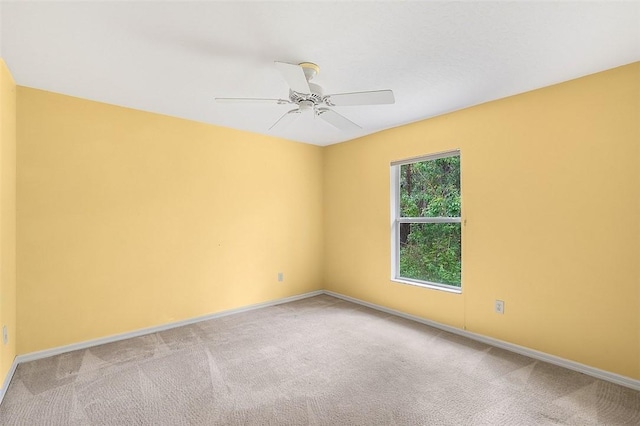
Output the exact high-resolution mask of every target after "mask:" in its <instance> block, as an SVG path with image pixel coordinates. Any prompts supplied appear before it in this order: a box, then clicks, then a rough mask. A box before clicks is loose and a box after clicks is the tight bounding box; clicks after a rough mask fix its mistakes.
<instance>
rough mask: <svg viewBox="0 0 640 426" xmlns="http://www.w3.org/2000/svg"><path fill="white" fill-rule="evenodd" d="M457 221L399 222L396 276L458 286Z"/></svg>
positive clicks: (459, 247) (459, 251) (458, 226)
mask: <svg viewBox="0 0 640 426" xmlns="http://www.w3.org/2000/svg"><path fill="white" fill-rule="evenodd" d="M460 231H461V227H460V224H459V223H402V224H400V277H401V278H410V279H414V280H420V281H429V282H432V283H439V284H447V285H452V286H457V287H460V275H461V274H460V271H461V268H460V266H461V260H460V259H461V256H460V254H461V244H460V241H461V238H460Z"/></svg>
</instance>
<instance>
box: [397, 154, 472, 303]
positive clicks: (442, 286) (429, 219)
mask: <svg viewBox="0 0 640 426" xmlns="http://www.w3.org/2000/svg"><path fill="white" fill-rule="evenodd" d="M459 156H460V150H459V149H456V150H452V151H445V152H439V153H436V154H431V155H424V156H420V157H413V158H407V159H405V160H399V161H392V162H391V167H390V170H391V197H390V198H391V281H394V282H398V283H402V284H409V285H415V286H419V287H426V288H431V289H435V290H441V291H446V292H450V293H462V282H461V283H460V287H457V286H452V285H447V284H442V283H435V282H430V281H422V280H415V279H411V278H404V277H401V276H400V224H401V223H462V217H400V167H401V166H403V165H406V164H413V163H418V162H421V161H429V160H437V159H438V158H447V157H459ZM461 174H462V173H461ZM460 214H462V212H461V213H460Z"/></svg>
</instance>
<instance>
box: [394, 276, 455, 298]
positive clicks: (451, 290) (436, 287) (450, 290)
mask: <svg viewBox="0 0 640 426" xmlns="http://www.w3.org/2000/svg"><path fill="white" fill-rule="evenodd" d="M391 281H392V282H394V283H400V284H409V285H414V286H416V287H423V288H428V289H431V290H440V291H444V292H447V293H453V294H462V288H450V287H443V286H439V285H436V284H428V283H421V282H418V281H410V280H403V279H401V278H391Z"/></svg>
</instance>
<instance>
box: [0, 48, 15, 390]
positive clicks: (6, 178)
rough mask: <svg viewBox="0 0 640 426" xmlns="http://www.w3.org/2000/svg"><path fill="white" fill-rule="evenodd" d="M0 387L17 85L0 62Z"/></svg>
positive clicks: (6, 349) (9, 305) (7, 320)
mask: <svg viewBox="0 0 640 426" xmlns="http://www.w3.org/2000/svg"><path fill="white" fill-rule="evenodd" d="M2 326H6V327H7V332H8V337H9V340H8V343H7V344H6V345H4V344H2V333H1V331H0V348H1V349H0V386H1V385H2V383H3V382H4V379H5V377H6V375H7V373H8V371H9V369H10V368H11V364H12V363H13V359H14V358H15V356H16V84H15V82H14V81H13V78H12V77H11V74H10V72H9V70H8V69H7V66H6V65H5V63H4V61H3V60H2V59H0V329H1V327H2Z"/></svg>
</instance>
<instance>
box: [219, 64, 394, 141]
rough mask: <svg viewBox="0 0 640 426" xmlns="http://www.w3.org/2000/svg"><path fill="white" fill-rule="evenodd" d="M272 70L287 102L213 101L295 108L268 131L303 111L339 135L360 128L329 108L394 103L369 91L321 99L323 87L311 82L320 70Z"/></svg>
mask: <svg viewBox="0 0 640 426" xmlns="http://www.w3.org/2000/svg"><path fill="white" fill-rule="evenodd" d="M275 66H276V68H277V69H278V71H280V73H281V74H282V77H283V78H284V80H285V81H286V82H287V84H288V85H289V99H288V100H286V99H262V98H216V102H223V103H229V102H234V103H235V102H242V103H244V102H251V103H271V104H273V103H275V104H278V105H283V104H294V105H297V108H295V109H292V110H290V111H287V112H286V113H284V115H283V116H282V117H280V118H279V119H278V120H277V121H276V122H275V123H274V124H273V125H272V126H271V127H270V128H269V130H271V129H273V128H275V127H276V126H277V127H278V128H281V129H282V128H284V127H285V126H287V125H289V124H291V123H292V122H293V121H295V120H296V119H297V118H298V117H300V115H302V113H303V112H305V111H312V112H313V115H314V116H315V117H320V118H321V119H323V120H324V121H325V122H327V123H328V124H330V125H332V126H334V127H336V128H338V129H339V130H342V131H354V130H361V129H362V127H360V126H359V125H357V124H356V123H354V122H353V121H351V120H349V119H348V118H346V117H345V116H343V115H341V114H338V113H337V112H335V111H334V110H332V109H331V108H328V107H334V106H358V105H385V104H393V103H395V98H394V96H393V91H391V90H371V91H366V92H352V93H337V94H331V95H324V91H323V89H322V87H320V86H319V85H317V84H315V83H311V80H312V79H313V78H314V77H315V76H316V75H318V74H319V73H320V67H319V66H318V65H316V64H314V63H312V62H302V63H300V64H298V65H295V64H289V63H286V62H277V61H276V62H275Z"/></svg>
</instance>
